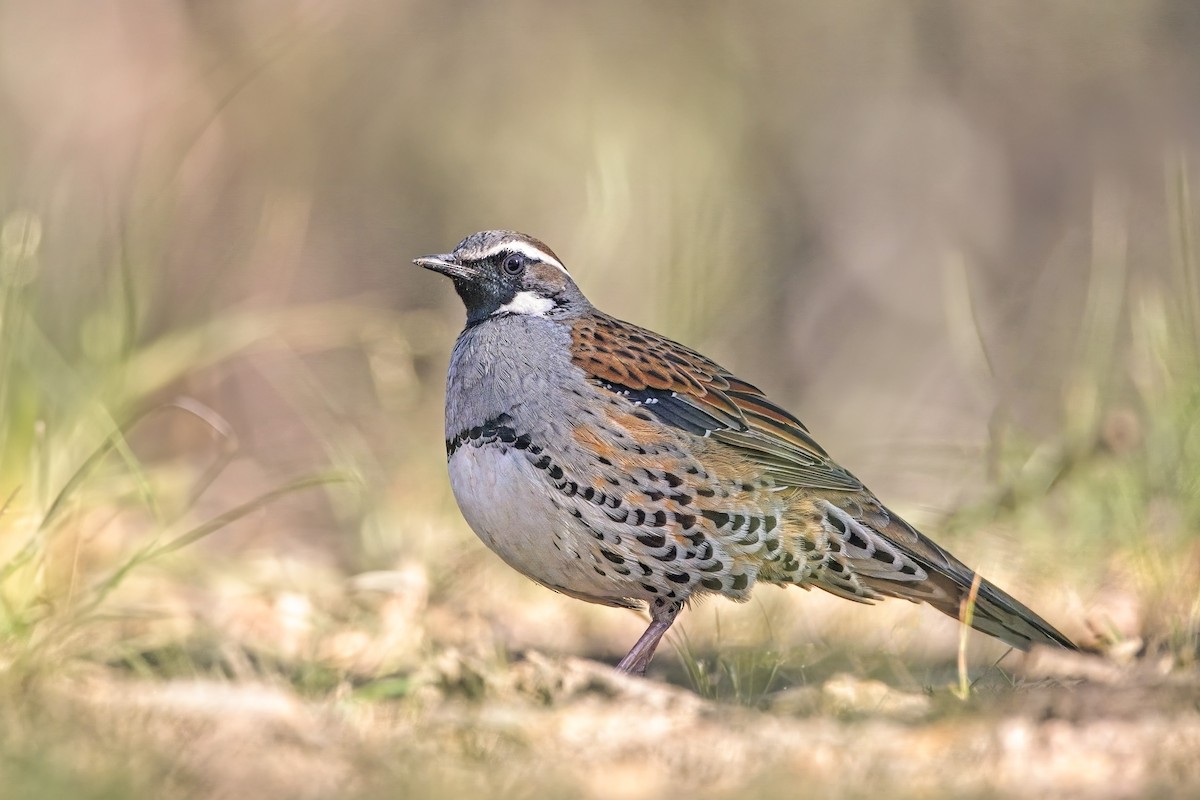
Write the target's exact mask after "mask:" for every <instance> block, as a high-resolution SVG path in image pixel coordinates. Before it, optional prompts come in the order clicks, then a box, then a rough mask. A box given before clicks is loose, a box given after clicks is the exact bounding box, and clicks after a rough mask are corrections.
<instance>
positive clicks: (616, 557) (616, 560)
mask: <svg viewBox="0 0 1200 800" xmlns="http://www.w3.org/2000/svg"><path fill="white" fill-rule="evenodd" d="M600 555H602V556H604V557H605V558H607V559H608V560H609V561H611V562H613V563H614V564H624V563H625V559H624V558H622V557H621V556H619V555H617V554H616V553H614V552H612V551H611V550H605V549H604V548H603V547H601V548H600Z"/></svg>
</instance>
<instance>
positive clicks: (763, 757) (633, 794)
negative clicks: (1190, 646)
mask: <svg viewBox="0 0 1200 800" xmlns="http://www.w3.org/2000/svg"><path fill="white" fill-rule="evenodd" d="M1019 673H1020V675H1019V677H1017V678H1016V682H1015V684H1013V685H1008V684H1005V682H1004V681H1000V682H996V681H984V682H981V684H982V685H977V686H976V687H975V688H974V689H973V690H972V693H971V695H970V697H969V698H967V699H966V700H960V699H958V698H957V697H955V696H953V694H952V693H951V692H949V691H946V690H938V691H925V692H909V691H901V690H898V689H896V688H893V687H891V686H889V685H888V684H886V683H884V682H881V681H876V680H873V679H867V678H860V677H855V676H852V675H849V674H846V673H841V674H835V675H831V676H829V677H828V678H826V679H824V681H823V682H821V683H819V684H811V685H806V686H800V687H793V688H784V689H781V690H779V691H775V692H771V693H769V694H766V695H764V696H763V698H762V700H761V701H760V702H759V703H758V704H757V705H758V707H746V706H744V705H741V704H737V703H731V702H722V701H714V700H707V699H703V698H702V697H700V696H699V695H698V694H697V693H696V692H695V691H693V690H691V689H689V688H684V687H680V686H677V685H673V684H670V683H664V682H661V681H659V680H651V679H633V678H626V677H622V676H619V675H617V674H615V673H614V672H613V671H612V670H611V669H610V668H609V667H608V666H606V665H603V664H600V663H597V662H595V661H589V660H584V659H577V658H563V659H552V658H548V657H545V656H542V655H539V654H538V653H536V652H530V653H528V654H526V655H525V656H523V657H521V658H518V659H516V660H513V661H512V662H510V663H505V664H502V665H497V663H496V662H495V661H494V660H491V659H488V658H480V657H475V656H469V655H465V654H462V653H459V652H455V651H452V650H451V651H446V652H444V653H442V654H441V655H440V656H438V657H437V658H436V659H434V660H432V661H431V662H430V663H428V664H425V665H423V666H422V667H421V668H420V669H418V670H416V671H415V672H413V673H411V674H409V675H407V676H405V677H403V678H398V679H396V680H395V681H393V682H392V683H388V682H386V681H379V682H375V683H373V684H370V685H368V686H364V687H352V686H349V685H340V686H337V687H334V688H333V689H332V690H331V691H328V692H324V693H315V695H314V693H311V692H302V691H297V690H296V689H295V688H293V687H291V686H289V685H287V684H286V683H285V682H283V681H265V682H264V681H237V680H233V681H231V680H228V679H222V678H216V677H206V676H202V675H197V676H195V677H192V678H180V679H174V680H169V681H163V680H146V679H142V678H138V677H136V676H134V675H131V674H128V673H127V672H122V671H119V670H113V669H111V668H102V667H95V668H90V669H83V670H79V669H77V670H73V671H72V674H70V675H64V676H59V677H57V678H55V679H53V680H47V681H35V682H33V683H32V684H31V685H30V686H28V687H26V689H25V691H24V692H23V693H22V694H21V695H20V697H21V699H20V700H13V699H10V700H9V704H8V708H6V710H5V711H6V713H5V716H6V717H7V719H8V722H7V724H6V725H5V729H6V733H5V734H4V739H5V743H6V748H5V749H6V756H5V758H4V760H3V761H2V762H0V764H2V767H0V769H2V771H3V776H2V777H3V780H4V784H5V786H7V787H8V789H7V790H6V791H5V792H4V795H5V796H6V797H18V796H22V797H55V796H61V797H67V796H73V797H105V798H108V797H172V798H174V797H179V798H193V797H194V798H201V797H203V798H243V797H245V798H250V797H256V798H327V797H329V798H332V797H339V798H340V797H364V798H373V797H452V796H453V797H459V796H463V797H467V796H489V797H506V798H507V797H511V798H523V797H589V798H659V797H667V796H676V797H680V796H688V797H704V798H708V797H712V798H725V797H767V798H770V797H797V796H801V797H803V796H820V797H867V796H871V797H879V796H886V797H1051V796H1052V797H1081V798H1082V797H1087V798H1092V797H1105V798H1141V797H1194V796H1197V794H1198V793H1200V682H1198V681H1197V680H1196V676H1195V675H1185V676H1179V675H1169V674H1167V675H1164V674H1162V670H1161V669H1158V668H1156V667H1154V666H1152V665H1150V664H1147V663H1144V662H1142V663H1138V664H1136V665H1134V666H1128V667H1117V666H1115V665H1113V664H1112V663H1109V662H1105V661H1101V660H1099V659H1095V658H1090V657H1071V658H1067V657H1065V656H1062V655H1058V654H1050V653H1035V654H1033V655H1032V656H1031V657H1029V658H1028V659H1026V660H1025V661H1024V662H1023V663H1022V664H1021V665H1020V669H1019ZM1001 684H1004V685H1001Z"/></svg>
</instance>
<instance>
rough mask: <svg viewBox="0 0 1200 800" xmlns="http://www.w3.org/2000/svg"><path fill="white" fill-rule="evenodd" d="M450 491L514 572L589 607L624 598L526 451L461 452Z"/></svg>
mask: <svg viewBox="0 0 1200 800" xmlns="http://www.w3.org/2000/svg"><path fill="white" fill-rule="evenodd" d="M450 485H451V487H452V488H453V489H454V498H455V500H457V501H458V507H459V508H460V509H461V510H462V514H463V517H465V518H466V520H467V524H469V525H470V526H471V529H472V530H474V531H475V533H476V534H477V535H478V536H479V538H480V539H482V540H483V542H484V544H486V545H487V546H488V547H490V548H491V549H492V550H493V551H494V552H495V553H496V554H497V555H499V556H500V557H501V558H503V559H504V560H505V561H506V562H507V563H508V564H509V566H511V567H512V568H513V569H516V570H517V571H518V572H521V573H523V574H525V575H527V576H529V577H530V578H533V579H534V580H535V581H537V582H539V583H542V584H544V585H546V586H549V587H550V588H552V589H557V590H559V591H562V592H566V593H567V594H571V595H574V596H576V597H579V598H581V599H584V600H591V601H593V602H599V603H619V602H620V601H621V598H622V597H623V596H625V595H624V593H623V592H622V591H621V587H620V583H619V582H617V581H614V580H613V577H612V576H608V577H605V576H602V575H600V574H599V573H597V572H596V569H595V566H596V565H597V564H598V562H597V558H598V555H597V552H596V549H595V547H594V546H591V544H590V542H589V540H590V539H591V536H590V534H588V533H587V532H586V531H585V530H584V529H583V527H582V526H579V525H574V524H572V523H573V522H574V519H573V518H572V517H571V516H570V515H569V514H567V513H566V512H565V511H563V510H561V509H559V508H556V507H555V506H554V505H553V503H552V502H551V497H552V493H553V492H554V489H553V487H552V486H550V485H549V483H547V481H546V479H545V477H544V476H543V475H542V473H541V472H540V471H539V470H538V469H536V468H535V467H534V466H533V465H531V464H530V463H529V461H528V460H527V459H526V457H525V455H524V453H522V452H521V451H519V450H514V449H507V450H506V449H504V448H501V447H498V446H494V445H485V446H483V447H473V446H470V445H467V446H464V447H460V448H459V449H458V450H457V451H456V452H455V453H454V455H453V456H451V458H450Z"/></svg>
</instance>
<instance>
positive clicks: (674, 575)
mask: <svg viewBox="0 0 1200 800" xmlns="http://www.w3.org/2000/svg"><path fill="white" fill-rule="evenodd" d="M691 579H692V578H691V576H690V575H688V574H687V573H686V572H668V573H667V580H669V581H671V582H672V583H687V582H688V581H690V580H691Z"/></svg>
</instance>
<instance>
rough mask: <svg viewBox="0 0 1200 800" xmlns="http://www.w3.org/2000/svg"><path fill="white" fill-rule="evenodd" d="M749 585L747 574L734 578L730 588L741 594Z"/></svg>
mask: <svg viewBox="0 0 1200 800" xmlns="http://www.w3.org/2000/svg"><path fill="white" fill-rule="evenodd" d="M749 583H750V579H749V578H747V577H746V575H745V573H742V574H741V575H734V576H733V583H731V584H730V585H729V587H730V588H731V589H733V590H734V591H735V592H740V591H741V590H742V589H745V588H746V586H747V585H748V584H749Z"/></svg>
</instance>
